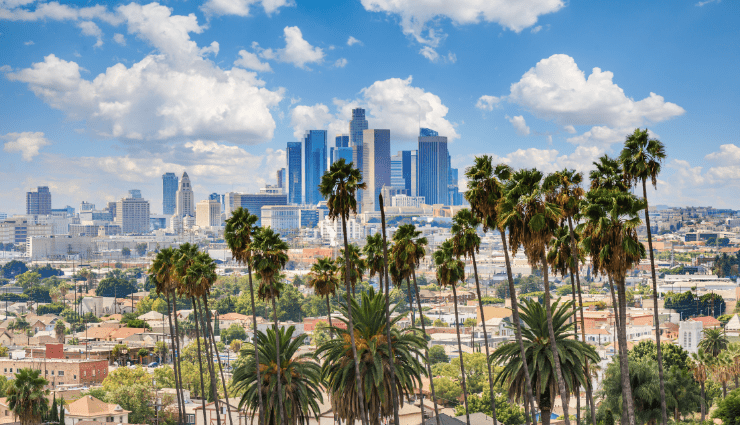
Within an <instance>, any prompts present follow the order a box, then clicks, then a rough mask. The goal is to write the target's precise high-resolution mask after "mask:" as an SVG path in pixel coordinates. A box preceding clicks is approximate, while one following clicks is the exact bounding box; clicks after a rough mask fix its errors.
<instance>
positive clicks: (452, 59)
mask: <svg viewBox="0 0 740 425" xmlns="http://www.w3.org/2000/svg"><path fill="white" fill-rule="evenodd" d="M446 59H447V61H448V62H450V63H455V62H457V55H456V54H454V53H452V52H448V53H447V58H446Z"/></svg>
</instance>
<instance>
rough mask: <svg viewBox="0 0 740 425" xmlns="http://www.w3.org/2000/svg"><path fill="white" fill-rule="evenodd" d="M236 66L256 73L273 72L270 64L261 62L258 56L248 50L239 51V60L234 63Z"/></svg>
mask: <svg viewBox="0 0 740 425" xmlns="http://www.w3.org/2000/svg"><path fill="white" fill-rule="evenodd" d="M234 65H236V66H240V67H242V68H246V69H251V70H254V71H260V72H272V68H270V64H269V63H267V62H261V61H260V58H259V57H257V55H256V54H254V53H252V52H248V51H246V50H239V59H237V60H235V61H234Z"/></svg>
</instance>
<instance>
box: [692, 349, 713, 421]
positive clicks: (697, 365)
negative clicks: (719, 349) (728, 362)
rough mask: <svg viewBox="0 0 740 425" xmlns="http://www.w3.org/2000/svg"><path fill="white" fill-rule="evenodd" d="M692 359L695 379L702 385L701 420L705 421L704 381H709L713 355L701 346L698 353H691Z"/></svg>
mask: <svg viewBox="0 0 740 425" xmlns="http://www.w3.org/2000/svg"><path fill="white" fill-rule="evenodd" d="M691 359H692V360H693V363H692V365H691V372H692V373H693V374H694V379H696V380H697V381H698V382H699V385H700V386H701V421H702V422H704V420H705V419H706V414H707V407H706V395H705V394H704V383H705V382H707V379H708V378H709V370H710V368H711V364H712V357H710V356H709V355H708V354H706V353H705V352H704V349H703V348H699V351H698V352H697V353H691Z"/></svg>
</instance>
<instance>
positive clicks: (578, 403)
mask: <svg viewBox="0 0 740 425" xmlns="http://www.w3.org/2000/svg"><path fill="white" fill-rule="evenodd" d="M572 260H573V256H571V264H573V263H572ZM570 287H571V293H572V295H573V324H574V325H575V326H574V327H573V337H574V338H575V340H576V341H578V309H577V308H576V282H575V278H574V277H573V268H572V267H571V269H570ZM583 343H584V344H585V343H586V338H583ZM585 370H586V379H588V369H585ZM573 385H574V393H575V396H576V424H577V425H580V424H581V385H580V384H579V383H578V382H577V381H576V382H574V383H573ZM586 404H587V405H588V399H586Z"/></svg>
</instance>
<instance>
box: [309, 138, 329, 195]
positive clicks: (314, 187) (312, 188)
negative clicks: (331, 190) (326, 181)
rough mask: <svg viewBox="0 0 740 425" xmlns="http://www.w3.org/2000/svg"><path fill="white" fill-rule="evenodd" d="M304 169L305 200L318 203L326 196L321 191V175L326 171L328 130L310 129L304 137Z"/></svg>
mask: <svg viewBox="0 0 740 425" xmlns="http://www.w3.org/2000/svg"><path fill="white" fill-rule="evenodd" d="M303 148H304V153H305V156H304V161H303V163H304V165H305V167H304V170H303V175H304V176H305V178H304V179H303V181H304V184H303V188H304V192H303V193H305V201H306V203H307V204H309V205H316V204H318V203H319V202H321V201H323V200H324V198H323V197H322V196H321V192H319V183H321V177H322V176H323V175H324V172H325V171H326V168H327V166H326V130H308V131H306V134H305V136H304V137H303Z"/></svg>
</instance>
